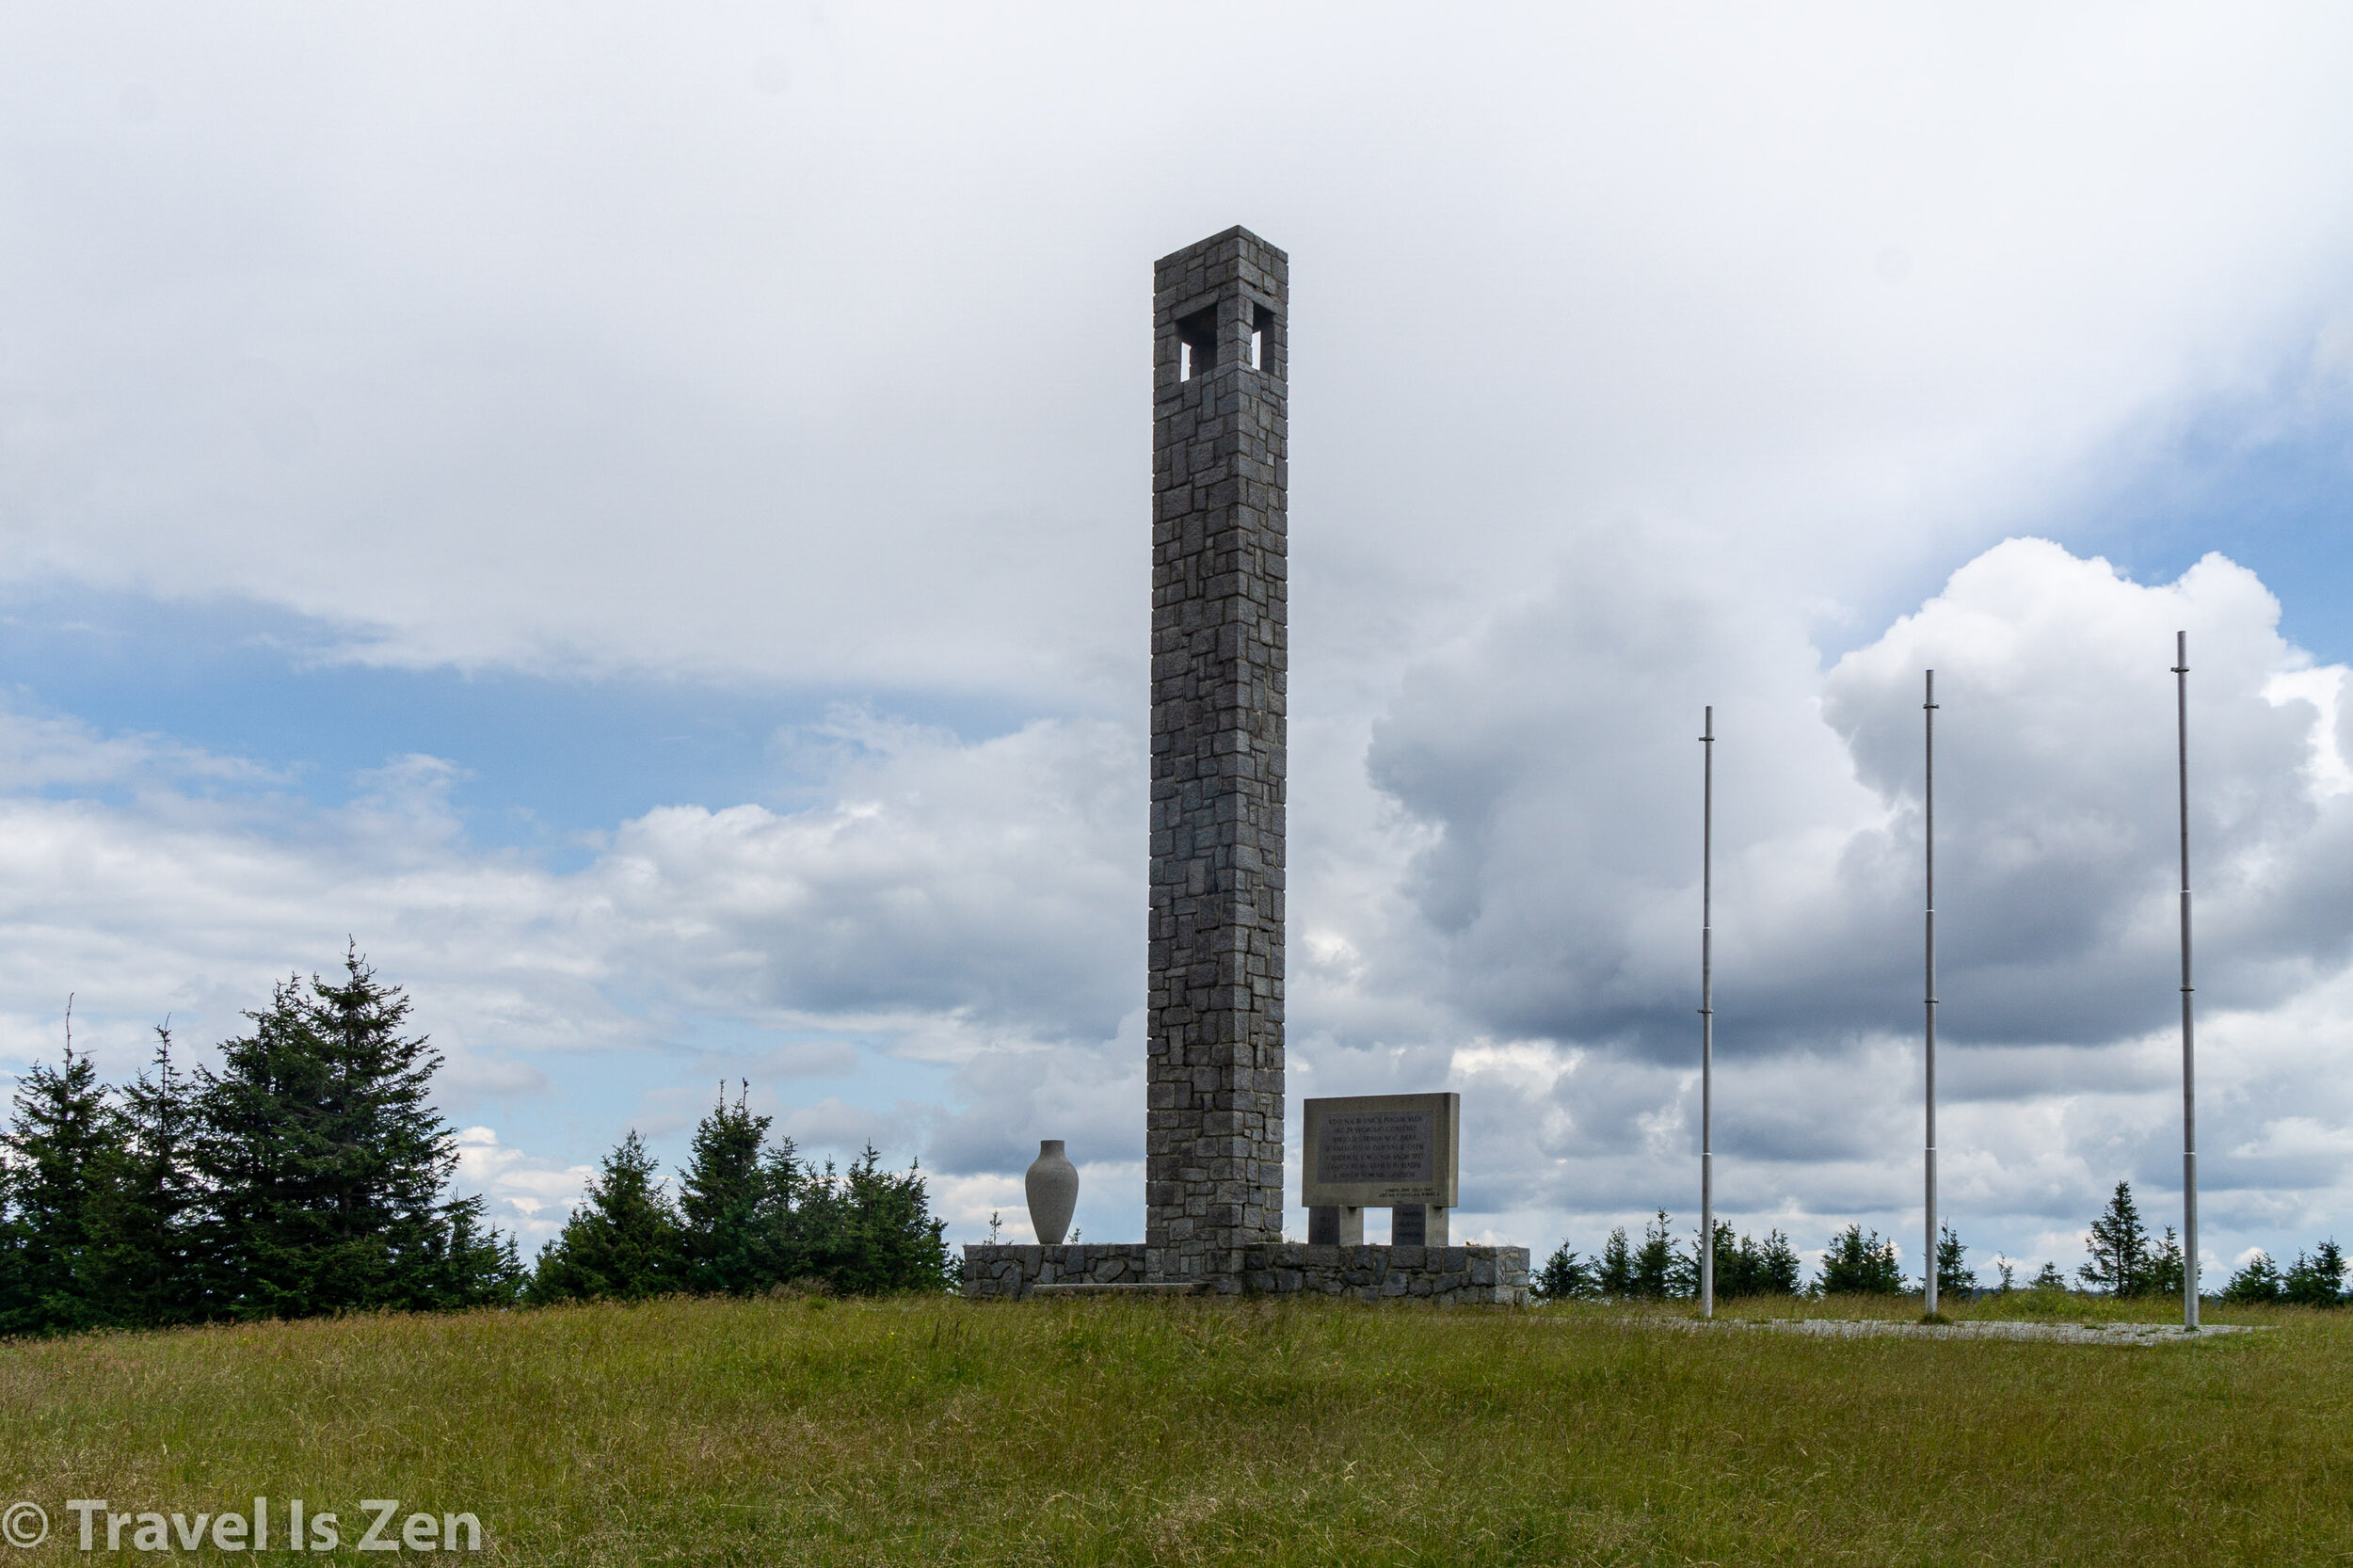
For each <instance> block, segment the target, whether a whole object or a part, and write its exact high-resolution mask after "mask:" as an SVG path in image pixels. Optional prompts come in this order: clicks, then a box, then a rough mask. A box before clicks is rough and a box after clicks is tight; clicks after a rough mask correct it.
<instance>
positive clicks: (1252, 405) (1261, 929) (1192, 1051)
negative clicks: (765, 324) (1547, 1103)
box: [964, 229, 1528, 1304]
mask: <svg viewBox="0 0 2353 1568" xmlns="http://www.w3.org/2000/svg"><path fill="white" fill-rule="evenodd" d="M1289 305H1290V261H1289V257H1287V256H1285V255H1284V254H1283V252H1281V251H1280V250H1277V249H1275V248H1273V246H1271V245H1269V244H1267V243H1266V241H1264V240H1262V239H1260V238H1259V237H1258V236H1257V235H1256V234H1254V233H1252V232H1250V231H1249V230H1247V229H1228V230H1226V231H1225V232H1224V233H1222V234H1213V235H1211V236H1210V237H1209V238H1208V239H1205V240H1203V241H1201V242H1200V243H1199V244H1197V245H1191V246H1187V247H1186V248H1184V249H1182V250H1179V251H1177V253H1176V254H1175V255H1173V256H1163V257H1161V258H1160V261H1159V262H1158V263H1157V264H1154V267H1153V273H1152V817H1151V862H1152V870H1151V892H1150V899H1151V920H1150V924H1149V926H1148V928H1147V936H1146V943H1147V954H1146V956H1147V958H1148V960H1149V968H1150V979H1149V987H1150V990H1149V997H1148V999H1147V1008H1148V1012H1147V1016H1146V1021H1145V1024H1144V1031H1145V1036H1146V1038H1145V1046H1144V1049H1145V1053H1146V1054H1145V1061H1144V1240H1143V1242H1142V1243H1141V1244H1139V1243H1137V1242H1134V1241H1089V1242H1087V1243H1085V1244H1084V1245H1080V1244H1079V1243H1077V1242H1062V1243H1059V1244H1048V1243H1047V1242H1045V1241H1043V1240H1040V1241H1038V1242H1034V1243H1020V1242H1011V1243H1002V1242H995V1241H991V1242H972V1243H969V1244H968V1245H967V1246H966V1247H965V1249H964V1290H965V1294H966V1295H967V1296H968V1297H970V1298H972V1299H973V1300H975V1301H980V1300H987V1299H995V1300H1000V1301H1021V1300H1027V1299H1031V1298H1034V1297H1047V1296H1061V1295H1092V1294H1115V1295H1116V1294H1129V1293H1134V1294H1143V1295H1158V1294H1190V1293H1193V1292H1195V1291H1208V1292H1215V1293H1218V1294H1222V1295H1223V1294H1239V1293H1241V1292H1245V1291H1248V1292H1257V1293H1267V1294H1276V1295H1288V1294H1301V1293H1304V1294H1314V1295H1327V1296H1339V1297H1346V1298H1348V1299H1351V1300H1357V1301H1384V1300H1390V1299H1400V1300H1402V1299H1409V1298H1410V1299H1414V1300H1429V1301H1435V1302H1444V1303H1449V1304H1452V1303H1472V1302H1481V1303H1489V1304H1502V1303H1513V1302H1523V1301H1525V1300H1527V1298H1528V1249H1527V1248H1525V1247H1506V1246H1496V1245H1490V1244H1484V1243H1480V1244H1472V1245H1467V1246H1449V1245H1447V1244H1446V1240H1447V1238H1446V1232H1447V1229H1448V1223H1447V1218H1446V1216H1447V1210H1448V1208H1449V1207H1451V1206H1452V1205H1454V1204H1455V1203H1456V1202H1458V1201H1459V1199H1458V1195H1457V1192H1456V1187H1457V1182H1456V1178H1455V1169H1456V1157H1455V1145H1456V1144H1457V1142H1458V1141H1459V1136H1458V1135H1459V1129H1460V1123H1461V1114H1460V1110H1459V1106H1458V1104H1457V1102H1456V1097H1455V1096H1452V1095H1449V1094H1437V1095H1423V1096H1388V1097H1387V1098H1384V1099H1381V1100H1379V1101H1378V1102H1376V1101H1373V1100H1368V1099H1363V1098H1361V1097H1360V1098H1358V1099H1348V1100H1343V1099H1324V1100H1310V1101H1309V1102H1308V1117H1309V1125H1308V1128H1307V1138H1306V1142H1307V1147H1308V1149H1309V1151H1310V1152H1311V1153H1314V1154H1316V1155H1318V1156H1320V1157H1321V1158H1319V1159H1318V1160H1317V1162H1316V1165H1315V1167H1314V1168H1313V1169H1311V1170H1306V1171H1305V1172H1303V1175H1304V1176H1305V1187H1304V1189H1303V1192H1302V1196H1303V1199H1304V1201H1305V1202H1306V1203H1307V1204H1309V1205H1310V1206H1312V1207H1313V1208H1314V1209H1315V1210H1316V1211H1315V1212H1312V1213H1311V1216H1310V1220H1309V1227H1310V1234H1309V1240H1306V1241H1286V1240H1283V826H1284V811H1285V805H1286V803H1285V799H1284V776H1285V774H1286V772H1287V769H1286V767H1285V745H1286V743H1287V737H1286V734H1285V723H1284V715H1285V712H1286V693H1285V685H1286V680H1287V677H1288V673H1289V665H1290V616H1289V598H1290V595H1289V582H1290V572H1289V553H1290V552H1289V520H1288V518H1287V515H1286V507H1285V502H1284V491H1285V489H1286V488H1287V486H1288V484H1289V477H1290V474H1289V450H1288V446H1289V435H1288V429H1287V424H1286V418H1285V404H1286V390H1285V386H1286V373H1287V371H1288V369H1289V360H1288V356H1287V354H1286V351H1285V350H1286V346H1287V345H1286V342H1285V327H1286V317H1287V315H1288V313H1289ZM1041 1146H1042V1147H1043V1146H1044V1145H1043V1144H1041ZM1057 1146H1059V1145H1057ZM1368 1204H1375V1205H1386V1206H1388V1207H1389V1208H1390V1209H1391V1214H1392V1218H1391V1233H1392V1239H1391V1242H1390V1244H1388V1245H1383V1246H1368V1245H1366V1244H1365V1242H1364V1239H1363V1230H1364V1224H1363V1208H1364V1206H1366V1205H1368ZM1058 1212H1059V1211H1058ZM1352 1221H1353V1224H1352V1223H1351V1222H1352ZM1032 1223H1033V1224H1035V1226H1036V1227H1037V1229H1038V1230H1039V1231H1040V1232H1041V1233H1042V1234H1045V1233H1051V1232H1052V1231H1053V1230H1054V1228H1055V1227H1056V1226H1057V1225H1058V1224H1060V1223H1061V1221H1060V1219H1058V1218H1055V1217H1053V1216H1052V1215H1048V1214H1046V1213H1045V1212H1044V1211H1042V1210H1036V1209H1033V1210H1032ZM1319 1232H1329V1234H1320V1233H1319Z"/></svg>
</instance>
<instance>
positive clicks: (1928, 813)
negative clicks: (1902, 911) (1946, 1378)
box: [1920, 670, 1938, 1313]
mask: <svg viewBox="0 0 2353 1568" xmlns="http://www.w3.org/2000/svg"><path fill="white" fill-rule="evenodd" d="M1920 716H1921V721H1922V724H1923V726H1924V729H1923V732H1922V739H1923V742H1924V745H1925V755H1926V758H1927V764H1928V765H1927V778H1928V786H1927V789H1926V791H1925V792H1924V794H1923V800H1924V803H1925V807H1926V810H1925V813H1924V816H1923V820H1922V826H1921V834H1920V842H1921V849H1922V853H1923V855H1924V856H1925V858H1926V861H1927V869H1928V998H1927V1009H1926V1010H1927V1013H1928V1019H1927V1022H1928V1139H1927V1142H1926V1144H1924V1145H1923V1149H1924V1152H1925V1154H1926V1156H1927V1159H1926V1161H1925V1164H1926V1171H1927V1176H1928V1221H1927V1229H1928V1252H1927V1254H1926V1256H1927V1262H1926V1264H1925V1265H1924V1266H1923V1268H1922V1270H1921V1272H1922V1274H1923V1275H1924V1276H1925V1277H1926V1279H1927V1281H1928V1285H1927V1296H1926V1305H1927V1308H1928V1310H1929V1312H1931V1313H1932V1312H1934V1311H1935V1310H1936V1243H1937V1240H1938V1238H1937V1234H1936V672H1935V671H1934V670H1930V671H1929V672H1928V687H1927V690H1926V692H1925V694H1924V696H1923V700H1922V701H1921V703H1920Z"/></svg>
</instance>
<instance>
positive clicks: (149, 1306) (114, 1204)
mask: <svg viewBox="0 0 2353 1568" xmlns="http://www.w3.org/2000/svg"><path fill="white" fill-rule="evenodd" d="M151 1065H152V1077H151V1076H150V1075H149V1074H148V1073H145V1072H142V1073H141V1074H140V1075H139V1076H138V1077H137V1079H136V1080H134V1081H133V1082H132V1083H131V1084H130V1085H129V1086H128V1087H127V1088H125V1089H124V1090H123V1091H122V1093H121V1112H120V1125H121V1128H122V1133H123V1136H122V1137H121V1139H120V1142H119V1143H118V1144H117V1145H116V1148H115V1150H114V1152H113V1154H112V1156H111V1158H110V1159H109V1160H108V1162H107V1171H106V1180H105V1183H104V1197H103V1208H102V1214H101V1221H100V1224H99V1227H98V1228H99V1238H98V1240H99V1245H100V1249H101V1255H102V1256H101V1264H100V1268H101V1272H102V1274H103V1275H104V1279H105V1282H106V1289H107V1292H108V1294H109V1296H110V1297H111V1299H112V1300H113V1301H114V1302H115V1303H116V1314H115V1316H116V1319H117V1320H118V1321H120V1322H126V1323H137V1324H140V1325H143V1326H149V1325H155V1324H163V1323H180V1322H189V1321H193V1320H198V1319H200V1318H203V1317H204V1316H206V1315H207V1303H206V1301H205V1298H204V1295H203V1291H202V1288H201V1286H200V1279H199V1276H198V1272H197V1267H196V1253H195V1245H194V1236H193V1230H194V1224H195V1219H196V1213H195V1211H196V1205H197V1200H198V1195H199V1194H198V1191H197V1187H196V1183H195V1180H194V1177H193V1175H192V1172H191V1169H190V1164H189V1160H190V1155H191V1149H190V1144H191V1142H192V1140H193V1138H194V1136H195V1120H196V1104H195V1099H194V1095H193V1085H191V1084H190V1083H189V1081H188V1079H187V1076H186V1075H185V1074H184V1073H182V1072H180V1071H179V1070H178V1069H177V1068H176V1067H175V1066H174V1065H173V1064H172V1060H171V1030H170V1029H169V1027H168V1026H159V1027H158V1028H157V1029H156V1031H155V1056H154V1060H153V1062H152V1064H151Z"/></svg>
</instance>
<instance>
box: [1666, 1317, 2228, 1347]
mask: <svg viewBox="0 0 2353 1568" xmlns="http://www.w3.org/2000/svg"><path fill="white" fill-rule="evenodd" d="M1694 1326H1722V1327H1740V1328H1763V1329H1777V1330H1779V1331H1780V1332H1782V1333H1784V1334H1818V1335H1822V1336H1827V1337H1829V1338H1833V1339H1870V1338H1881V1337H1890V1336H1892V1337H1895V1338H1899V1339H2047V1340H2053V1341H2056V1342H2057V1343H2059V1344H2064V1345H2192V1344H2196V1343H2198V1342H2200V1341H2201V1340H2206V1339H2216V1338H2219V1337H2220V1336H2223V1335H2226V1334H2252V1333H2254V1332H2255V1331H2254V1329H2252V1328H2250V1327H2249V1326H2248V1325H2246V1324H2244V1323H2209V1324H2207V1325H2206V1326H2205V1327H2203V1328H2201V1329H2200V1330H2199V1331H2198V1332H2197V1333H2196V1334H2191V1333H2188V1332H2187V1331H2185V1329H2184V1328H2183V1327H2182V1325H2181V1324H2179V1323H2020V1322H2009V1321H2000V1322H1994V1321H1985V1320H1979V1321H1976V1322H1960V1323H1904V1322H1889V1321H1886V1320H1881V1319H1870V1318H1771V1319H1765V1320H1756V1319H1751V1320H1745V1321H1744V1320H1740V1319H1737V1318H1719V1319H1717V1320H1716V1323H1715V1324H1714V1325H1704V1324H1698V1323H1696V1322H1695V1324H1694Z"/></svg>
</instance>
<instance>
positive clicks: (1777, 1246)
mask: <svg viewBox="0 0 2353 1568" xmlns="http://www.w3.org/2000/svg"><path fill="white" fill-rule="evenodd" d="M1747 1244H1748V1239H1747V1238H1746V1237H1742V1238H1741V1245H1742V1246H1743V1247H1745V1246H1746V1245H1747ZM1753 1268H1754V1271H1755V1272H1754V1276H1753V1277H1754V1278H1755V1280H1756V1283H1757V1294H1759V1295H1761V1296H1794V1295H1796V1294H1797V1293H1798V1291H1799V1289H1800V1288H1801V1287H1802V1285H1803V1273H1804V1268H1803V1265H1802V1264H1801V1263H1800V1262H1799V1261H1798V1249H1797V1248H1795V1247H1793V1246H1791V1245H1790V1244H1789V1238H1788V1237H1786V1236H1784V1235H1783V1234H1782V1233H1781V1232H1780V1231H1779V1230H1769V1231H1767V1232H1766V1233H1765V1240H1764V1242H1763V1243H1762V1244H1761V1245H1760V1246H1758V1248H1757V1249H1756V1262H1755V1264H1754V1265H1753Z"/></svg>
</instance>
